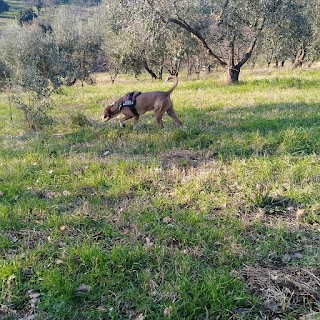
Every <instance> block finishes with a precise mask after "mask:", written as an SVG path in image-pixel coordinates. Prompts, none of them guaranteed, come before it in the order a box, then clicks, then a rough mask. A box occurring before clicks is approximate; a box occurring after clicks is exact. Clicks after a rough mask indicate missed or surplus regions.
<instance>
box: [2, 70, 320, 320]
mask: <svg viewBox="0 0 320 320" xmlns="http://www.w3.org/2000/svg"><path fill="white" fill-rule="evenodd" d="M241 80H242V82H241V84H239V85H234V86H228V85H226V84H224V83H223V81H222V80H221V78H220V76H219V75H215V74H213V75H212V76H211V77H210V78H203V79H200V80H195V79H187V78H186V77H181V79H180V83H179V86H178V87H177V89H176V90H175V91H174V92H173V94H172V99H173V101H174V105H175V108H176V111H177V113H178V115H179V117H180V119H181V120H182V122H183V123H184V125H185V127H186V128H185V129H184V130H179V129H177V128H175V127H174V124H173V123H172V121H171V119H170V118H169V117H168V116H166V117H165V118H164V122H165V129H164V130H161V129H160V128H158V126H157V125H156V123H155V120H154V118H153V114H151V113H150V114H147V115H145V116H143V117H141V120H140V122H141V123H140V129H139V130H138V131H134V130H132V123H128V124H127V127H126V128H125V129H121V128H120V127H119V126H118V122H117V121H113V122H109V123H107V124H102V123H101V122H100V119H101V116H102V110H103V105H104V102H105V101H108V100H111V101H112V100H113V99H115V98H116V97H118V96H120V95H123V94H125V93H126V92H129V91H132V90H140V91H147V90H158V89H160V90H162V89H163V90H166V89H167V88H169V87H170V85H171V84H169V83H166V84H165V83H162V82H157V81H155V82H150V81H149V79H146V78H144V77H141V79H139V80H134V79H130V78H128V77H126V78H124V77H119V78H118V79H117V81H116V83H115V84H114V85H111V84H109V83H107V82H106V78H103V77H101V75H100V76H99V78H98V80H97V81H98V84H97V85H95V86H85V87H83V88H82V87H73V88H65V89H63V92H62V94H61V95H59V96H56V97H54V101H55V106H54V108H53V109H52V111H51V112H52V115H53V117H54V119H55V122H54V124H53V125H51V126H50V127H48V128H46V129H45V130H44V131H43V132H37V133H32V132H28V131H27V130H26V127H25V124H24V122H23V118H22V115H21V114H20V113H19V112H18V111H17V110H16V109H14V108H13V107H10V105H9V103H8V100H7V95H6V94H2V95H1V96H0V118H1V122H0V134H1V136H0V138H1V141H0V143H1V144H0V257H1V260H0V281H1V293H0V305H1V308H0V318H3V319H29V320H31V319H132V320H143V319H319V318H320V268H319V265H320V250H319V240H320V236H319V222H320V216H319V213H320V193H319V190H320V161H319V160H320V159H319V154H320V71H317V70H309V71H295V72H291V71H274V72H273V71H270V72H255V73H251V72H249V71H247V72H244V73H243V74H242V77H241ZM81 120H82V121H81ZM83 120H89V121H83Z"/></svg>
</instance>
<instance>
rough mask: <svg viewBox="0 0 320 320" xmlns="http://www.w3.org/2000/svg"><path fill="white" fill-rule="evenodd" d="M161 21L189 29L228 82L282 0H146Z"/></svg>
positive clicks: (236, 78)
mask: <svg viewBox="0 0 320 320" xmlns="http://www.w3.org/2000/svg"><path fill="white" fill-rule="evenodd" d="M145 1H146V3H147V4H148V5H149V6H150V8H152V10H153V11H155V12H157V13H158V14H159V16H160V17H161V19H162V21H163V22H164V23H166V24H167V23H172V24H175V25H178V26H179V27H180V28H182V29H184V30H186V31H187V32H189V33H190V34H191V35H192V36H193V37H194V38H195V39H197V40H198V41H199V43H200V44H201V46H202V48H203V50H205V51H206V52H207V54H208V55H210V56H211V57H212V58H213V59H214V60H215V61H216V62H217V63H218V64H219V65H220V66H223V67H226V68H227V76H228V81H229V82H231V83H235V82H237V81H238V80H239V74H240V70H241V68H242V67H243V65H244V64H245V63H247V61H248V60H249V58H250V57H251V55H252V53H253V50H254V48H255V47H256V45H257V41H258V39H259V38H260V37H261V34H262V31H263V30H264V28H266V26H268V25H269V24H270V23H271V20H272V19H271V18H272V17H273V15H274V14H275V12H277V11H278V10H279V8H281V6H282V0H217V1H208V0H194V1H189V0H181V1H175V0H160V1H156V0H145Z"/></svg>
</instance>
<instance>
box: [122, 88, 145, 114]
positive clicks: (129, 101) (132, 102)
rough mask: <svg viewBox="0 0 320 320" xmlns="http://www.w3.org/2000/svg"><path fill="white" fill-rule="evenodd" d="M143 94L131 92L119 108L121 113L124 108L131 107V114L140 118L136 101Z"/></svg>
mask: <svg viewBox="0 0 320 320" xmlns="http://www.w3.org/2000/svg"><path fill="white" fill-rule="evenodd" d="M140 93H141V92H135V91H134V92H130V93H128V94H127V96H126V97H125V100H124V101H123V102H122V103H121V104H120V106H119V111H120V110H121V109H122V108H123V107H129V109H130V110H131V112H132V113H133V114H134V115H135V116H136V117H139V113H138V112H137V109H136V99H137V96H138V95H139V94H140Z"/></svg>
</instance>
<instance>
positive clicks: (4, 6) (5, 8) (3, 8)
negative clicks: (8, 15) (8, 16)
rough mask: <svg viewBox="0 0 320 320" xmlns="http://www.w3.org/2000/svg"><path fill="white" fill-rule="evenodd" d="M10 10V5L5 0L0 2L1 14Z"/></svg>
mask: <svg viewBox="0 0 320 320" xmlns="http://www.w3.org/2000/svg"><path fill="white" fill-rule="evenodd" d="M9 9H10V6H9V4H8V3H7V2H5V1H3V0H0V13H3V12H7V11H9Z"/></svg>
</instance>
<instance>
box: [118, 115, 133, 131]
mask: <svg viewBox="0 0 320 320" xmlns="http://www.w3.org/2000/svg"><path fill="white" fill-rule="evenodd" d="M131 118H132V116H131V115H125V116H124V117H123V118H122V119H120V127H121V128H124V127H125V126H126V125H125V121H127V120H129V119H131Z"/></svg>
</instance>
